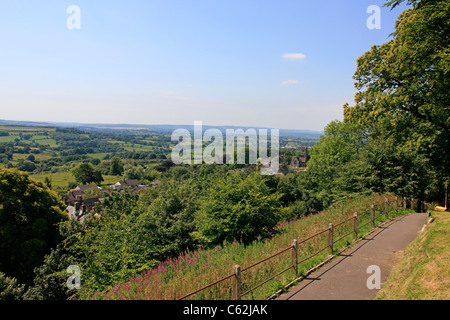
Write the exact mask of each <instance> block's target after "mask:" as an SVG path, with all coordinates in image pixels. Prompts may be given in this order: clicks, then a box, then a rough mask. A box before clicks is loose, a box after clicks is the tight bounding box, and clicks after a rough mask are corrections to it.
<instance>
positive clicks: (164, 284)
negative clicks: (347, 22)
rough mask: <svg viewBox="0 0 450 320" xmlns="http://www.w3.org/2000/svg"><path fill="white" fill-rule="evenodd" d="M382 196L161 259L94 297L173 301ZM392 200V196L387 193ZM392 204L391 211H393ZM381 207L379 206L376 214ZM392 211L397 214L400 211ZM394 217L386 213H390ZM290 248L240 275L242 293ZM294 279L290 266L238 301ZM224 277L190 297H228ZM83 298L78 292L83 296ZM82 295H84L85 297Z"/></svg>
mask: <svg viewBox="0 0 450 320" xmlns="http://www.w3.org/2000/svg"><path fill="white" fill-rule="evenodd" d="M384 198H385V197H384V196H366V197H359V198H354V199H349V200H347V201H345V202H343V203H342V204H341V205H336V206H334V208H331V209H330V210H327V211H326V212H323V213H321V214H317V215H312V216H308V217H306V218H304V219H300V220H298V221H295V222H292V223H288V224H287V225H285V226H283V227H282V229H283V232H282V233H281V234H279V235H277V236H275V237H273V238H272V239H270V240H268V241H263V242H262V241H260V242H255V243H253V244H250V245H248V246H245V247H243V246H241V245H240V244H239V242H236V243H234V244H227V245H224V246H222V247H218V248H213V249H203V250H198V251H195V252H186V253H183V254H181V255H180V256H179V257H178V258H176V259H170V260H169V261H165V262H163V263H161V264H160V265H159V266H158V267H156V268H154V269H151V270H148V271H145V272H143V273H142V274H140V275H137V276H136V277H135V278H134V279H130V281H128V282H125V283H121V284H117V285H116V286H115V287H113V288H111V290H109V291H108V292H105V293H97V294H96V295H95V296H94V297H92V298H94V299H131V300H135V299H144V300H146V299H149V300H159V299H169V300H171V299H177V298H179V297H181V296H182V295H184V294H187V293H189V292H192V291H194V290H196V289H199V288H201V287H202V286H205V285H207V284H209V283H211V282H214V281H215V280H218V279H220V278H222V277H225V276H227V275H229V274H230V273H231V270H232V267H233V265H235V264H238V265H240V266H241V267H242V268H245V267H247V266H249V265H251V264H253V263H255V262H257V261H260V260H262V259H264V258H267V257H269V256H270V255H272V254H274V253H276V252H279V251H280V250H282V249H285V248H286V247H289V246H290V245H291V243H292V240H293V239H298V240H299V241H300V240H302V239H306V238H308V237H309V236H311V235H313V234H315V233H317V232H319V231H322V230H324V229H327V227H328V224H329V223H333V224H337V223H338V222H341V221H343V220H345V219H348V218H349V217H351V216H352V215H353V212H355V211H357V212H363V211H367V209H368V208H369V206H370V204H375V205H376V206H377V207H381V208H383V206H384V205H383V201H384ZM389 198H390V199H391V200H392V199H393V197H392V196H390V197H389ZM392 209H393V208H392V205H391V207H390V210H392ZM382 210H383V209H381V211H380V210H378V211H377V213H376V214H380V213H381V212H382ZM397 214H401V211H400V212H398V213H397ZM393 215H394V212H393V211H390V217H392V216H393ZM360 219H361V220H360V223H359V224H363V223H364V222H366V221H368V219H369V213H368V212H366V213H364V214H363V215H362V216H360ZM382 221H384V215H382V216H381V217H380V218H379V219H377V223H379V222H382ZM352 223H353V221H351V220H350V221H349V222H348V223H345V224H342V225H341V226H339V227H337V228H336V229H335V237H336V238H339V237H340V236H341V235H344V234H346V233H348V232H349V231H351V230H352ZM369 229H370V224H369V225H368V226H366V228H364V229H362V230H360V232H359V235H362V234H364V233H366V232H367V231H368V230H369ZM327 241H328V233H323V234H322V235H321V236H319V237H316V238H313V239H311V240H309V241H307V242H305V243H303V244H302V245H300V247H299V251H300V252H299V260H302V259H303V258H305V257H307V256H310V255H311V254H312V253H314V252H316V251H317V250H319V249H321V248H323V247H324V246H325V247H326V246H327ZM352 242H353V235H352V234H350V235H349V236H347V237H345V238H344V239H342V240H341V241H339V242H338V243H336V244H335V245H334V249H335V250H336V249H339V248H340V247H343V246H345V245H348V244H351V243H352ZM329 254H330V251H329V250H328V249H327V250H324V251H322V252H321V253H320V254H318V255H317V256H315V257H314V258H313V259H311V260H307V261H306V262H304V263H302V264H300V265H299V273H300V274H302V273H304V272H305V271H307V270H308V269H310V268H311V267H313V266H315V265H317V264H319V263H320V262H321V261H323V260H325V259H326V258H327V257H328V255H329ZM290 255H291V251H287V252H285V253H283V254H281V255H279V256H277V257H275V258H273V259H270V260H268V261H266V262H264V263H262V264H260V265H258V266H257V267H255V268H252V269H249V270H247V271H244V272H243V273H242V281H243V283H242V284H243V288H242V290H243V292H245V291H246V290H249V289H251V288H253V287H254V286H256V285H257V284H259V283H261V282H262V281H263V280H265V279H267V278H269V277H270V276H272V275H274V274H276V273H278V272H280V271H281V270H283V269H285V268H287V267H289V265H290V263H291V262H290V261H291V258H290ZM293 279H295V275H294V274H293V270H292V269H291V270H288V271H287V272H285V273H283V274H282V275H280V276H278V277H276V278H275V279H274V280H272V281H269V282H268V283H267V284H265V285H263V286H261V287H259V288H258V289H256V290H254V291H251V292H250V293H249V294H248V295H246V296H244V297H243V299H264V298H266V297H267V296H269V295H270V294H272V293H273V292H274V291H276V290H277V289H279V288H280V287H281V286H282V285H284V284H286V283H288V282H290V281H292V280H293ZM231 280H232V279H228V280H226V281H224V282H222V283H220V284H218V285H215V286H213V287H211V288H209V289H207V290H204V291H202V292H200V293H198V294H195V295H194V296H192V297H189V299H201V300H203V299H211V300H216V299H231V284H232V282H231ZM82 296H83V294H82ZM83 298H87V297H86V296H84V297H83Z"/></svg>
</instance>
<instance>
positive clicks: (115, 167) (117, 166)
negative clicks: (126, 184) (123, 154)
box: [109, 157, 123, 176]
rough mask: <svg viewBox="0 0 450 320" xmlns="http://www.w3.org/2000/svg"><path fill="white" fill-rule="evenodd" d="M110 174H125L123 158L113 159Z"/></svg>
mask: <svg viewBox="0 0 450 320" xmlns="http://www.w3.org/2000/svg"><path fill="white" fill-rule="evenodd" d="M109 174H110V175H113V176H121V175H122V174H123V164H122V160H120V158H118V157H114V158H112V159H111V164H110V170H109Z"/></svg>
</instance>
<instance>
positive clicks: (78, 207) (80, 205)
mask: <svg viewBox="0 0 450 320" xmlns="http://www.w3.org/2000/svg"><path fill="white" fill-rule="evenodd" d="M97 203H98V204H101V199H99V197H98V195H97V196H96V197H94V198H89V199H83V196H82V195H77V196H76V198H75V200H74V201H73V204H68V205H67V208H66V210H67V213H68V215H69V219H71V220H78V221H80V222H83V220H84V218H85V217H86V215H87V214H88V213H90V212H92V211H93V210H94V209H95V206H96V204H97Z"/></svg>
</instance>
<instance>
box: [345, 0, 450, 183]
mask: <svg viewBox="0 0 450 320" xmlns="http://www.w3.org/2000/svg"><path fill="white" fill-rule="evenodd" d="M402 2H404V1H403V0H393V1H389V2H388V3H387V4H386V5H388V6H391V7H395V6H397V5H399V4H400V3H402ZM408 4H410V5H413V8H411V9H408V10H406V11H404V12H403V13H402V14H401V15H400V17H399V19H398V20H397V22H396V26H395V32H394V33H393V35H392V36H393V37H392V39H391V40H390V41H388V42H387V43H385V44H383V45H380V46H373V47H372V48H371V50H370V51H368V52H366V53H365V54H364V55H363V56H361V57H360V58H358V60H357V70H356V72H355V75H354V79H355V80H356V88H357V89H358V92H357V93H356V95H355V105H354V106H348V105H346V106H344V121H345V122H346V123H360V124H362V125H363V126H365V127H366V128H367V129H368V130H369V132H370V133H371V134H373V135H380V136H382V135H384V134H385V133H389V135H391V136H392V137H393V138H394V139H395V142H396V144H397V145H399V146H400V145H401V146H402V148H408V149H409V152H410V153H417V154H420V155H422V156H425V157H426V158H427V159H428V160H429V166H430V167H431V168H432V169H433V170H434V171H435V172H436V177H438V179H439V180H440V185H441V191H443V190H444V185H445V182H446V181H449V180H450V166H448V163H450V155H449V153H448V152H447V149H448V147H449V145H450V128H449V124H450V108H449V105H450V95H449V94H448V92H449V90H450V74H449V73H450V37H449V34H450V24H449V23H448V21H449V20H450V2H449V1H446V0H422V1H420V0H408Z"/></svg>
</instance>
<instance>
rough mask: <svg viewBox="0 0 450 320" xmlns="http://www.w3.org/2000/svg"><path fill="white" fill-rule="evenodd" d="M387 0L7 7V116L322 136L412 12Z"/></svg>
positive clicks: (97, 0) (26, 1)
mask: <svg viewBox="0 0 450 320" xmlns="http://www.w3.org/2000/svg"><path fill="white" fill-rule="evenodd" d="M384 3H385V1H384V0H382V1H380V0H315V1H308V0H227V1H225V0H145V1H144V0H142V1H137V0H127V1H125V0H121V1H111V0H39V1H35V0H14V1H2V2H1V3H0V119H6V120H26V121H53V122H83V123H128V124H186V125H189V124H193V122H194V121H202V122H203V124H204V125H210V126H214V125H217V126H226V125H229V126H246V127H269V128H278V129H308V130H319V131H321V130H323V129H324V127H325V126H326V125H327V124H328V123H329V122H331V121H333V120H342V118H343V115H342V110H343V109H342V106H343V105H344V104H345V103H349V104H350V105H352V104H353V103H354V94H355V93H356V89H355V88H354V80H353V79H352V76H353V74H354V72H355V70H356V59H357V58H358V57H359V56H361V55H363V54H364V53H365V52H366V51H368V50H370V48H371V46H373V45H380V44H382V43H385V42H387V41H388V40H389V39H390V38H389V35H390V34H391V33H392V32H393V31H394V26H395V21H396V19H397V18H398V16H399V14H400V13H401V12H402V11H403V10H405V9H406V8H407V7H406V6H405V5H402V6H399V7H397V8H395V9H394V10H391V9H390V8H385V7H383V4H384ZM74 5H75V6H76V8H78V9H79V10H78V11H73V10H71V9H72V7H73V6H74ZM371 5H375V6H378V7H379V8H380V15H379V17H380V19H379V21H380V23H379V27H380V28H379V29H370V28H368V26H367V21H368V20H370V22H373V21H376V20H372V18H373V17H374V16H373V14H374V12H373V11H369V13H368V12H367V9H368V7H369V6H371ZM68 9H69V10H68ZM78 12H79V14H78Z"/></svg>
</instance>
